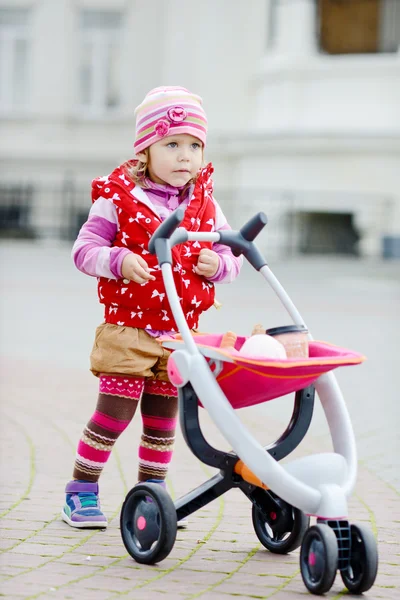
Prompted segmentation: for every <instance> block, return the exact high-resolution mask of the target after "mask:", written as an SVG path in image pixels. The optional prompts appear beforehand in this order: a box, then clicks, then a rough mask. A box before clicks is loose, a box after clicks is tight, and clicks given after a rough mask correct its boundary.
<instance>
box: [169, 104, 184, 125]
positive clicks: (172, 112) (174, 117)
mask: <svg viewBox="0 0 400 600" xmlns="http://www.w3.org/2000/svg"><path fill="white" fill-rule="evenodd" d="M167 117H168V119H169V120H170V121H172V122H173V123H182V121H184V120H185V119H186V117H187V112H186V110H185V109H184V108H182V106H174V107H173V108H170V109H169V110H168V112H167Z"/></svg>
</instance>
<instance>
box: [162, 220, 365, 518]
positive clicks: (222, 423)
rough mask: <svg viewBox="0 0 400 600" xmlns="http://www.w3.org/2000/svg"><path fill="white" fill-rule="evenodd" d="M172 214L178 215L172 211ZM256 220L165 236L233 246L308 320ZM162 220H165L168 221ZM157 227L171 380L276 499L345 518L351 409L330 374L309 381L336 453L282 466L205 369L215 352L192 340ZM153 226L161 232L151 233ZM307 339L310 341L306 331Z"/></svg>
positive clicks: (350, 477) (352, 453) (352, 472)
mask: <svg viewBox="0 0 400 600" xmlns="http://www.w3.org/2000/svg"><path fill="white" fill-rule="evenodd" d="M171 216H172V215H171ZM176 217H177V218H179V217H178V215H176ZM182 218H183V215H182ZM170 219H171V217H170ZM255 219H256V221H251V222H250V223H251V225H250V227H249V228H248V231H246V232H248V233H250V230H251V237H250V236H249V235H247V238H248V239H245V238H242V240H241V239H240V236H243V229H242V230H241V232H242V233H240V232H232V231H229V232H226V231H221V232H212V233H203V232H195V233H194V232H188V231H186V230H185V229H183V228H178V229H177V230H176V231H175V233H173V234H172V236H171V239H170V244H169V248H171V247H173V246H174V245H176V244H181V243H183V242H187V241H203V242H204V241H207V242H217V243H222V244H227V245H229V246H231V247H234V248H235V249H238V248H240V249H241V250H242V252H243V254H244V255H245V257H246V258H247V259H248V260H249V262H250V263H251V264H252V265H253V266H255V268H256V269H257V270H259V271H260V273H261V274H262V275H263V277H264V278H265V279H266V281H267V282H268V283H269V284H270V285H271V287H272V288H273V290H274V291H275V293H276V294H277V296H278V298H279V299H280V300H281V302H282V304H283V305H284V307H285V308H286V310H287V312H288V313H289V315H290V317H291V318H292V319H293V322H294V324H295V325H299V326H303V327H306V325H305V322H304V320H303V319H302V317H301V315H300V313H299V311H298V310H297V308H296V307H295V305H294V304H293V302H292V301H291V299H290V298H289V296H288V294H287V293H286V291H285V290H284V288H283V287H282V285H281V284H280V283H279V281H278V280H277V279H276V277H275V276H274V275H273V273H272V271H271V270H270V269H269V267H268V266H267V264H266V261H265V260H264V259H263V258H262V256H261V254H260V253H259V251H258V249H257V248H256V247H255V244H254V242H253V241H252V239H254V237H255V235H257V234H258V233H259V231H260V230H261V228H263V227H264V225H265V224H266V217H265V215H263V214H262V213H260V214H259V215H256V217H255ZM168 221H169V219H168ZM168 221H165V222H164V224H165V225H168ZM179 222H180V221H179ZM170 225H171V223H170ZM175 227H176V225H175ZM161 229H162V226H161V227H159V229H158V230H157V232H156V234H154V236H153V240H152V241H153V242H154V250H155V251H156V252H157V255H158V257H159V263H160V266H161V269H162V275H163V279H164V284H165V289H166V293H167V295H168V300H169V303H170V306H171V310H172V314H173V316H174V319H175V322H176V324H177V326H178V329H179V332H180V334H181V336H182V338H183V341H184V344H185V347H184V348H183V349H182V344H174V343H173V342H170V343H168V342H167V343H164V345H165V346H166V347H168V348H170V349H173V348H179V349H176V350H175V352H174V353H173V355H172V357H171V358H170V360H171V359H172V360H173V362H174V363H175V365H176V368H177V370H178V371H179V375H180V382H179V381H174V384H175V385H177V387H182V386H184V385H185V384H186V383H187V382H189V381H190V383H191V384H192V386H193V389H194V391H195V392H196V394H197V396H198V397H199V398H200V400H201V403H202V404H203V406H204V408H205V409H206V410H207V412H208V413H209V415H210V417H211V419H212V420H213V421H214V423H215V424H216V426H217V427H218V429H219V431H220V432H221V433H222V435H223V436H224V438H225V439H226V440H227V441H228V442H229V444H230V445H231V447H232V449H233V450H234V451H235V452H236V454H237V455H238V456H239V457H240V459H241V460H242V461H243V462H244V463H245V465H246V466H247V467H248V468H249V469H250V470H251V471H252V472H253V473H254V474H255V475H256V476H257V477H258V478H259V479H260V480H261V481H262V482H263V483H264V484H266V485H268V487H269V488H270V489H271V490H272V491H273V492H274V493H275V494H277V495H278V496H279V497H280V498H282V499H283V500H285V501H286V502H288V503H289V504H291V505H292V506H295V507H296V508H299V509H300V510H302V511H303V512H305V513H306V514H308V515H312V516H316V517H319V518H321V519H345V518H346V517H347V514H348V508H347V498H348V497H349V496H350V495H351V493H352V491H353V488H354V485H355V482H356V477H357V452H356V444H355V438H354V433H353V428H352V425H351V421H350V417H349V413H348V411H347V407H346V404H345V402H344V399H343V396H342V393H341V391H340V388H339V386H338V384H337V381H336V378H335V376H334V374H333V373H325V374H324V375H322V376H320V377H319V379H318V380H317V381H316V382H315V383H314V386H315V389H316V391H317V393H318V396H319V398H320V401H321V404H322V406H323V409H324V412H325V415H326V419H327V422H328V425H329V429H330V433H331V437H332V442H333V447H334V452H333V453H324V454H315V455H311V456H306V457H304V458H300V459H297V460H295V461H292V462H291V463H286V464H285V465H280V464H279V463H278V462H277V461H276V460H275V459H274V458H273V457H272V456H270V455H269V454H268V453H267V452H265V449H264V448H263V446H261V444H260V443H259V442H258V441H257V440H256V439H255V438H254V437H253V436H252V435H251V433H250V432H249V431H248V430H247V429H246V427H245V426H244V425H243V423H242V422H241V420H240V419H239V417H238V416H237V414H236V411H235V410H234V408H233V407H232V406H231V404H230V403H229V401H228V399H227V398H226V396H225V394H224V393H223V392H222V390H221V388H220V386H219V385H218V383H217V381H216V373H215V372H214V373H213V372H212V371H211V369H210V366H209V365H208V363H207V361H206V359H205V357H204V355H206V356H207V357H209V358H212V359H214V360H215V361H216V362H217V363H218V362H219V361H220V360H221V355H220V354H218V353H217V352H216V353H215V355H214V354H213V352H212V350H210V349H208V348H207V349H204V348H199V347H197V346H196V344H195V342H194V340H193V337H192V334H191V331H190V329H189V327H188V325H187V323H186V319H185V316H184V314H183V310H182V307H181V305H180V302H179V298H178V294H177V292H176V288H175V283H174V278H173V274H172V267H171V263H170V262H169V260H167V258H169V257H168V255H167V254H166V253H165V248H166V246H165V242H166V241H167V240H168V237H167V236H165V237H162V235H163V232H162V231H160V230H161ZM246 232H245V234H246ZM157 233H159V236H157V238H155V236H156V235H157ZM154 238H155V239H154ZM162 240H164V242H162ZM161 244H162V245H161ZM157 245H158V249H157ZM241 246H244V247H242V248H241ZM162 254H165V256H162ZM260 263H262V264H260ZM309 339H310V340H312V337H311V335H310V334H309ZM225 360H228V359H225Z"/></svg>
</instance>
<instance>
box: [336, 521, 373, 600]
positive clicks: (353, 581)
mask: <svg viewBox="0 0 400 600" xmlns="http://www.w3.org/2000/svg"><path fill="white" fill-rule="evenodd" d="M350 536H351V554H350V565H349V568H348V569H346V570H343V571H341V573H340V574H341V577H342V579H343V583H344V585H345V586H346V587H347V589H348V590H349V592H350V593H351V594H362V593H363V592H366V591H367V590H369V589H370V588H371V587H372V586H373V585H374V582H375V578H376V574H377V571H378V550H377V546H376V541H375V538H374V536H373V535H372V532H371V531H370V530H369V529H368V528H367V527H365V526H364V525H350Z"/></svg>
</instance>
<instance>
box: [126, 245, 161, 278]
mask: <svg viewBox="0 0 400 600" xmlns="http://www.w3.org/2000/svg"><path fill="white" fill-rule="evenodd" d="M121 272H122V276H123V277H124V279H130V280H131V281H135V282H136V283H147V281H150V279H153V280H154V279H155V277H154V275H152V274H151V273H150V272H149V267H148V264H147V262H146V261H145V260H144V258H142V257H141V256H139V254H134V252H131V254H127V255H126V256H125V258H124V260H123V261H122V267H121Z"/></svg>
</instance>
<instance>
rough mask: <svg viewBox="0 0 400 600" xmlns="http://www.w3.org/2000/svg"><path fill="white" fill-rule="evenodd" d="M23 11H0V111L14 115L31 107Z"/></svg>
mask: <svg viewBox="0 0 400 600" xmlns="http://www.w3.org/2000/svg"><path fill="white" fill-rule="evenodd" d="M29 17H30V13H29V11H28V10H24V9H13V8H10V9H8V8H0V109H1V110H5V111H12V110H18V109H23V108H25V107H26V106H27V104H28V91H29V90H28V88H29V49H30V37H29V32H28V22H29Z"/></svg>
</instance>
